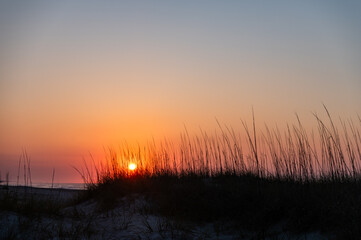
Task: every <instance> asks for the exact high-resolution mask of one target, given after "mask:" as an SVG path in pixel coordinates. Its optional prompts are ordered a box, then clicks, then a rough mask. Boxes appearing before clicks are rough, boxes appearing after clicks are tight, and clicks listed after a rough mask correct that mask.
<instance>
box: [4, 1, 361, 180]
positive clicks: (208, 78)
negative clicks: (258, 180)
mask: <svg viewBox="0 0 361 240" xmlns="http://www.w3.org/2000/svg"><path fill="white" fill-rule="evenodd" d="M360 12H361V2H360V1H352V0H351V1H332V0H331V1H317V0H316V1H314V0H313V1H311V0H309V1H308V0H306V1H286V0H284V1H277V0H276V1H231V0H229V1H213V0H209V1H202V0H199V1H190V0H189V1H112V0H108V1H92V0H87V1H85V0H84V1H67V0H66V1H38V0H35V1H18V0H15V1H14V0H11V1H10V0H9V1H7V0H3V1H1V2H0V33H1V34H0V171H1V174H2V176H3V178H4V175H5V174H6V173H7V172H9V174H10V178H12V179H14V177H15V176H16V169H17V164H18V159H19V156H20V155H21V152H22V150H23V149H26V151H27V152H28V154H29V156H30V158H31V164H32V175H33V181H45V182H46V181H50V180H51V177H52V169H53V168H55V169H56V177H55V178H56V181H57V182H74V181H80V177H79V176H78V175H77V173H76V172H75V171H74V169H72V167H71V166H74V165H75V166H78V165H79V164H81V163H82V159H83V158H84V157H87V156H88V154H89V153H92V154H100V152H102V151H103V149H104V147H110V146H117V144H118V143H119V142H121V141H124V140H126V141H130V142H135V141H137V142H142V141H145V140H147V139H150V138H153V137H155V138H162V137H167V138H173V137H176V136H178V135H179V133H180V132H181V131H183V130H184V126H187V128H190V129H191V130H192V131H193V129H194V131H196V130H197V129H198V128H199V127H201V128H202V129H206V130H207V129H213V128H214V127H216V121H215V118H217V119H218V120H219V121H220V122H222V123H225V124H229V125H231V126H233V127H235V128H237V126H240V127H241V121H240V119H246V120H247V119H250V114H251V112H252V108H253V109H254V111H255V115H256V118H257V121H258V122H260V123H264V122H266V123H268V124H283V123H287V122H294V120H295V115H294V114H295V113H298V114H299V115H300V117H301V119H303V120H304V123H305V125H307V126H308V125H309V126H312V124H314V119H313V117H312V113H313V112H322V108H323V106H322V104H325V105H326V106H327V107H328V109H329V110H330V112H331V113H332V114H333V115H334V116H341V117H353V116H357V114H360V109H361V66H360V64H361V28H360V25H361V14H360Z"/></svg>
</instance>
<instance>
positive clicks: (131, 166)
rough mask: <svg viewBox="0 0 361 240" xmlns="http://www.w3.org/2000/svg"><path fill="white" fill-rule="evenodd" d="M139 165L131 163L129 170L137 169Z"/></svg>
mask: <svg viewBox="0 0 361 240" xmlns="http://www.w3.org/2000/svg"><path fill="white" fill-rule="evenodd" d="M136 167H137V166H136V165H135V164H134V163H131V164H129V170H132V171H133V170H135V168H136Z"/></svg>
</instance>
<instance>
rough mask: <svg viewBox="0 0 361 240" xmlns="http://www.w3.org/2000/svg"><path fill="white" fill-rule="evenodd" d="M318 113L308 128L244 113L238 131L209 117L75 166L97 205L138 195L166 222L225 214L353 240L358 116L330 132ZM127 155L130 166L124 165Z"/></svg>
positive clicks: (358, 184)
mask: <svg viewBox="0 0 361 240" xmlns="http://www.w3.org/2000/svg"><path fill="white" fill-rule="evenodd" d="M325 112H326V114H327V117H328V119H327V122H328V123H326V122H325V121H323V120H321V119H320V117H319V116H318V115H317V114H314V116H315V120H316V123H317V130H318V131H317V133H318V134H317V135H316V134H315V133H314V132H313V131H312V132H311V133H309V132H307V131H306V130H305V128H304V127H303V125H302V123H301V121H300V118H299V117H298V116H296V119H297V123H296V124H294V125H288V126H287V129H286V131H285V132H283V133H281V132H280V130H278V129H277V128H276V129H270V128H269V127H268V126H265V130H264V131H262V132H257V128H256V123H255V119H254V116H253V122H252V125H251V127H249V126H248V125H247V123H246V122H242V124H243V127H244V133H243V135H242V133H237V132H235V131H234V130H233V129H232V128H229V127H227V126H221V124H219V123H218V125H219V131H218V132H216V133H215V134H213V135H209V134H207V133H206V132H204V131H201V134H200V135H199V136H194V137H191V136H190V135H189V134H188V132H187V131H186V132H185V133H184V134H182V135H181V141H180V142H179V143H177V144H174V143H172V142H170V141H167V140H164V141H163V142H160V143H155V142H154V141H153V142H151V143H149V144H148V145H147V146H143V147H141V146H139V145H138V146H130V145H128V144H127V143H123V145H122V146H121V147H120V148H119V151H115V150H113V149H109V152H108V156H107V161H106V162H105V163H104V162H103V163H99V164H97V163H96V162H95V161H94V159H92V164H91V165H87V163H85V165H84V169H82V170H78V171H79V173H80V174H81V175H82V176H83V179H84V182H86V183H87V184H88V197H91V198H95V199H97V200H98V202H99V206H100V209H103V210H108V209H111V208H112V207H114V206H116V204H117V201H118V199H119V198H121V197H123V196H126V195H130V194H142V195H144V196H146V198H147V199H149V200H150V202H151V204H152V208H151V209H148V211H152V212H153V213H157V214H162V215H166V216H171V217H173V218H175V219H181V220H189V221H198V222H199V221H200V222H214V221H219V220H222V221H231V222H234V223H235V224H236V226H237V228H239V229H247V230H249V231H255V232H260V233H262V232H267V231H268V230H270V229H271V228H273V227H274V226H275V225H277V224H281V226H282V228H283V230H284V231H291V232H296V233H302V232H312V231H322V232H326V233H332V234H335V236H337V237H339V238H340V239H343V238H357V237H360V236H361V232H360V230H359V226H361V204H359V203H360V200H361V181H360V176H361V165H360V164H361V151H360V148H361V137H360V130H359V126H360V125H361V119H360V118H358V121H359V122H358V124H355V123H354V122H353V121H351V120H348V121H342V120H340V126H341V131H339V130H338V128H337V127H336V124H335V123H334V121H333V120H332V118H331V116H330V113H329V111H328V110H327V108H326V107H325ZM242 136H243V138H242ZM244 139H245V140H244ZM243 145H246V146H247V148H246V151H245V150H244V147H243ZM130 162H134V163H136V164H137V169H136V171H130V170H128V165H129V163H130Z"/></svg>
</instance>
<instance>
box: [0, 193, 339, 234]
mask: <svg viewBox="0 0 361 240" xmlns="http://www.w3.org/2000/svg"><path fill="white" fill-rule="evenodd" d="M178 187H179V186H178ZM113 190H114V189H113ZM97 191H99V190H97ZM89 192H90V193H89ZM98 193H99V192H98ZM98 193H96V192H95V193H94V192H92V191H88V190H67V189H45V188H31V187H15V186H9V187H6V186H1V188H0V199H1V205H0V206H1V207H0V209H1V210H0V225H1V226H2V227H1V228H0V238H1V239H329V238H330V237H332V235H330V234H326V233H323V234H321V233H320V232H319V231H300V232H297V231H293V232H290V231H286V229H287V227H286V221H282V220H281V221H277V222H275V223H274V224H271V225H269V226H267V228H265V229H264V231H262V230H260V228H258V227H257V226H254V227H252V226H250V225H248V228H247V227H240V224H239V221H238V222H237V221H233V220H232V219H231V218H230V219H228V220H227V219H225V218H223V217H220V218H219V219H218V220H217V219H214V220H213V221H205V220H201V219H202V218H203V216H199V220H196V221H195V220H194V219H193V220H192V219H190V220H186V219H187V217H182V216H169V215H168V214H160V212H159V211H158V210H156V209H157V207H155V206H154V196H153V198H151V197H150V195H149V194H148V193H145V194H140V193H130V194H128V195H125V196H123V197H116V198H115V199H114V201H108V202H106V201H104V198H105V197H106V196H104V198H103V200H99V195H98V196H97V194H98ZM116 195H117V194H116ZM116 195H114V196H116ZM118 196H119V195H118ZM158 197H160V198H161V197H162V193H160V195H159V196H158ZM152 199H153V200H152ZM194 204H195V205H197V204H201V203H199V202H198V203H197V202H194ZM176 205H177V203H176ZM250 206H251V207H252V206H253V205H252V204H250ZM208 214H209V215H212V213H208ZM245 214H248V213H245ZM255 214H259V213H257V212H256V213H255ZM265 217H266V216H265ZM285 220H286V219H285ZM250 221H253V220H252V219H250ZM260 224H263V223H260ZM245 226H247V225H245Z"/></svg>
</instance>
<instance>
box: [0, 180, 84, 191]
mask: <svg viewBox="0 0 361 240" xmlns="http://www.w3.org/2000/svg"><path fill="white" fill-rule="evenodd" d="M5 184H6V183H5V182H2V183H0V185H5ZM16 185H17V184H16V182H15V181H14V182H13V181H11V182H9V186H16ZM19 185H22V184H19ZM31 186H32V187H38V188H52V187H53V188H64V189H77V190H82V189H85V185H84V183H54V184H53V186H52V184H51V183H32V185H31Z"/></svg>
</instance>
